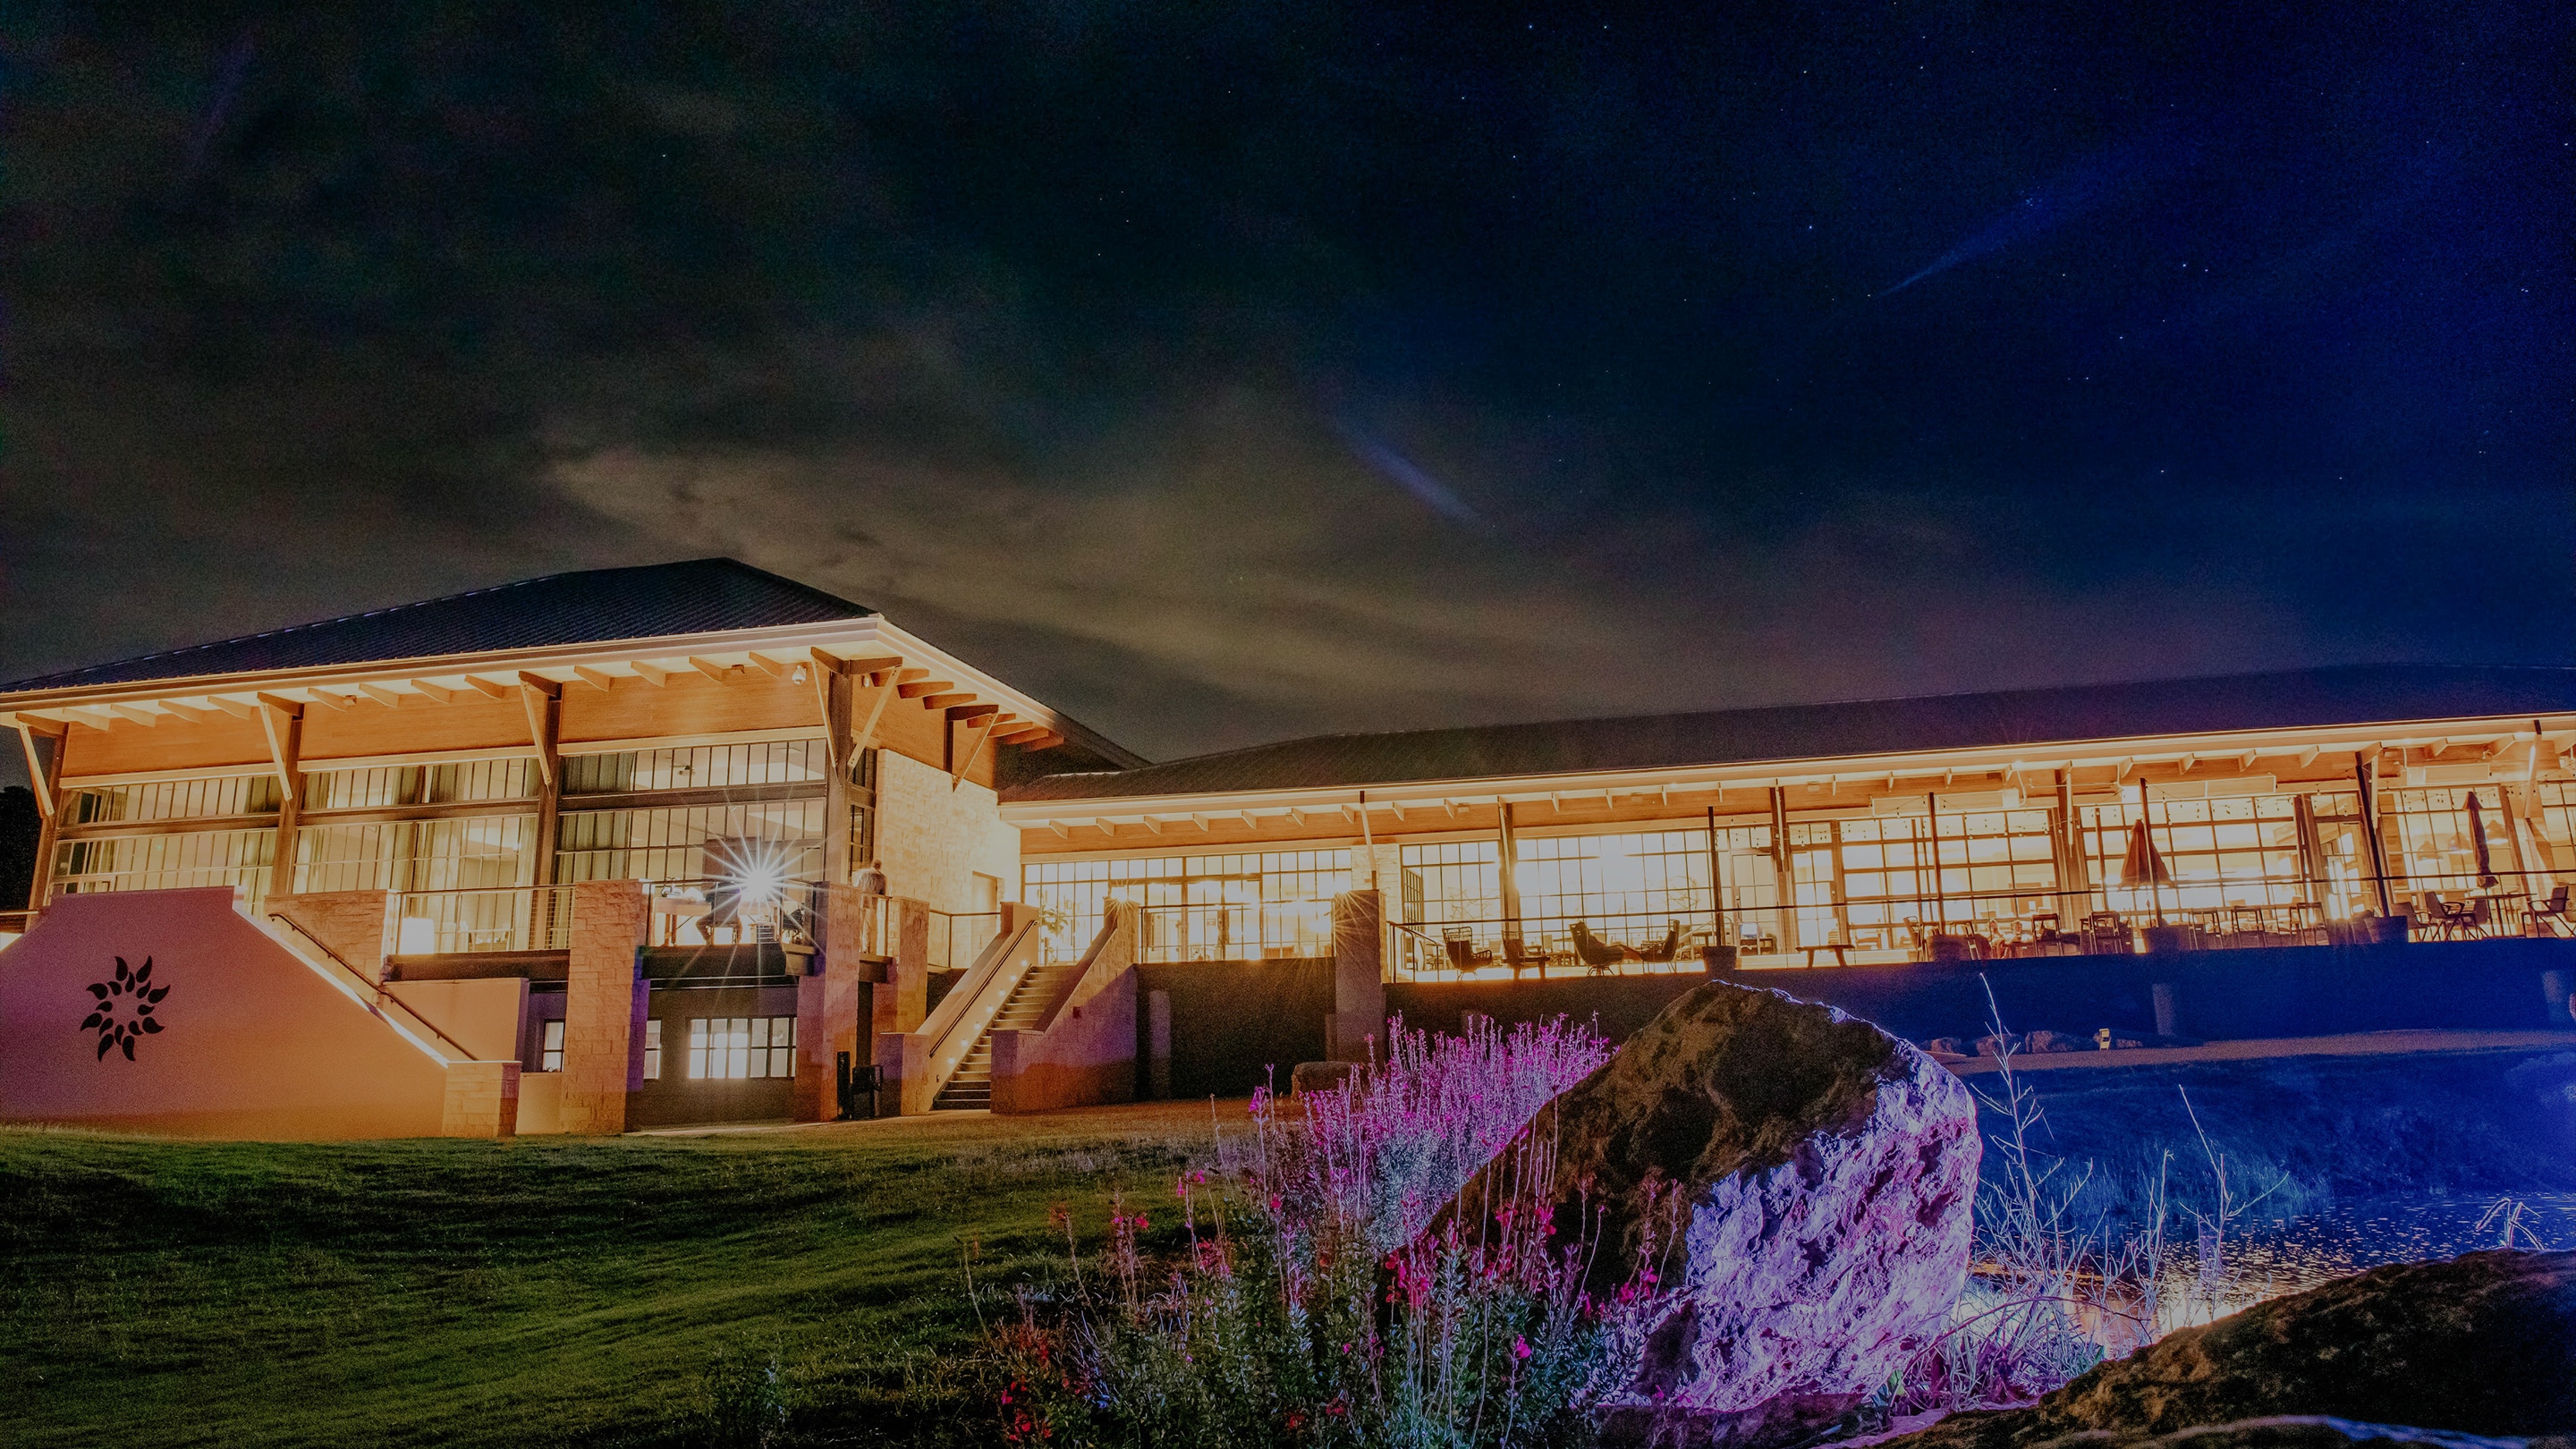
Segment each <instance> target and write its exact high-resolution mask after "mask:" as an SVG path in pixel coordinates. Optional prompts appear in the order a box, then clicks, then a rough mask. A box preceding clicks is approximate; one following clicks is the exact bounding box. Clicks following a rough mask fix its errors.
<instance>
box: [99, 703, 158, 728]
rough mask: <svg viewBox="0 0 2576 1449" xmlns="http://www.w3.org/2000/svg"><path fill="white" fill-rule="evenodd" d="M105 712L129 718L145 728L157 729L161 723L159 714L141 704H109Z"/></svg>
mask: <svg viewBox="0 0 2576 1449" xmlns="http://www.w3.org/2000/svg"><path fill="white" fill-rule="evenodd" d="M107 712H108V713H109V714H112V715H114V716H116V717H117V718H118V719H130V720H132V721H134V722H135V723H136V724H139V725H142V726H144V727H145V728H147V729H157V728H159V727H160V724H161V716H159V715H157V714H154V713H153V712H152V711H150V710H148V709H145V708H143V707H142V706H141V705H136V704H111V705H109V706H108V707H107Z"/></svg>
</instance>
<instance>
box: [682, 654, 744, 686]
mask: <svg viewBox="0 0 2576 1449" xmlns="http://www.w3.org/2000/svg"><path fill="white" fill-rule="evenodd" d="M689 667H690V668H691V669H694V670H696V671H698V672H699V673H700V674H703V675H705V676H706V677H707V678H709V679H712V680H714V681H715V682H716V683H718V684H731V683H732V682H733V675H734V671H735V670H737V669H739V668H741V667H742V666H740V665H738V664H718V663H717V662H715V661H714V660H712V659H701V658H699V657H698V656H697V655H695V654H692V655H690V656H689Z"/></svg>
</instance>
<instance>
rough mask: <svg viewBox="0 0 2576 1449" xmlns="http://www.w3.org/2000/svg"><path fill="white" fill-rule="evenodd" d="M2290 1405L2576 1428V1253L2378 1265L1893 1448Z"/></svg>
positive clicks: (2037, 1438)
mask: <svg viewBox="0 0 2576 1449" xmlns="http://www.w3.org/2000/svg"><path fill="white" fill-rule="evenodd" d="M2282 1415H2303V1416H2328V1417H2332V1418H2336V1419H2342V1420H2360V1421H2364V1422H2366V1423H2368V1424H2373V1425H2391V1424H2397V1425H2411V1426H2414V1427H2416V1428H2420V1429H2427V1430H2442V1431H2448V1432H2450V1433H2454V1434H2463V1433H2464V1434H2475V1435H2487V1436H2510V1437H2517V1438H2519V1437H2531V1436H2538V1435H2552V1434H2558V1435H2563V1434H2567V1433H2569V1432H2571V1431H2576V1253H2514V1252H2486V1253H2469V1254H2466V1255H2464V1256H2461V1257H2457V1258H2453V1259H2451V1260H2449V1261H2448V1262H2441V1263H2399V1264H2395V1265H2393V1266H2390V1267H2386V1268H2374V1269H2372V1270H2370V1271H2369V1272H2367V1273H2357V1274H2355V1275H2353V1276H2352V1277H2349V1278H2339V1279H2337V1280H2335V1281H2334V1282H2332V1283H2328V1284H2326V1285H2324V1286H2323V1287H2320V1288H2315V1289H2311V1290H2310V1291H2308V1292H2305V1293H2298V1294H2293V1295H2291V1296H2290V1297H2287V1298H2275V1299H2273V1300H2272V1301H2270V1302H2268V1303H2259V1304H2256V1305H2255V1306H2254V1307H2252V1308H2248V1309H2246V1310H2245V1311H2244V1312H2242V1313H2234V1314H2230V1315H2228V1316H2227V1317H2225V1318H2222V1319H2219V1320H2218V1321H2217V1322H2215V1323H2211V1324H2207V1325H2205V1326H2203V1327H2199V1328H2185V1329H2178V1330H2176V1331H2174V1332H2172V1333H2169V1334H2167V1335H2165V1336H2164V1337H2163V1338H2162V1339H2159V1340H2158V1341H2156V1342H2155V1343H2153V1344H2151V1345H2149V1346H2148V1347H2147V1348H2145V1349H2143V1350H2141V1351H2140V1352H2138V1353H2136V1354H2133V1355H2131V1356H2130V1357H2128V1358H2125V1359H2115V1360H2112V1361H2110V1362H2106V1363H2101V1364H2097V1365H2095V1366H2094V1367H2092V1368H2090V1369H2088V1370H2086V1371H2085V1372H2084V1373H2083V1374H2081V1375H2079V1376H2077V1378H2076V1379H2075V1381H2074V1382H2072V1383H2070V1384H2068V1385H2067V1386H2066V1387H2064V1388H2062V1389H2059V1390H2058V1391H2057V1392H2055V1393H2053V1394H2050V1395H2048V1396H2047V1397H2046V1398H2043V1399H2041V1400H2040V1401H2039V1402H2037V1403H2035V1404H2032V1405H2030V1406H2029V1407H2028V1408H2022V1409H2004V1410H1993V1411H1985V1412H1977V1413H1964V1414H1953V1415H1951V1416H1950V1417H1948V1418H1946V1419H1943V1420H1942V1421H1941V1422H1939V1423H1937V1424H1934V1425H1932V1426H1931V1427H1930V1428H1928V1429H1924V1430H1922V1431H1920V1432H1918V1433H1913V1434H1907V1435H1902V1436H1900V1437H1897V1438H1893V1439H1889V1440H1887V1441H1885V1444H1884V1446H1883V1449H2037V1446H2040V1445H2044V1444H2049V1443H2052V1442H2055V1441H2057V1440H2061V1439H2065V1438H2067V1437H2068V1436H2070V1435H2078V1434H2081V1435H2087V1436H2089V1439H2088V1442H2095V1443H2121V1444H2127V1443H2130V1442H2132V1441H2144V1440H2148V1439H2155V1438H2160V1437H2164V1436H2169V1435H2175V1434H2179V1433H2181V1432H2182V1431H2184V1430H2191V1429H2195V1428H2197V1427H2198V1426H2204V1425H2225V1424H2234V1423H2236V1422H2238V1421H2242V1420H2253V1419H2266V1418H2276V1417H2278V1416H2282ZM2200 1442H2201V1441H2200V1440H2199V1439H2198V1438H2195V1439H2194V1440H2193V1443H2195V1444H2198V1443H2200Z"/></svg>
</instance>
